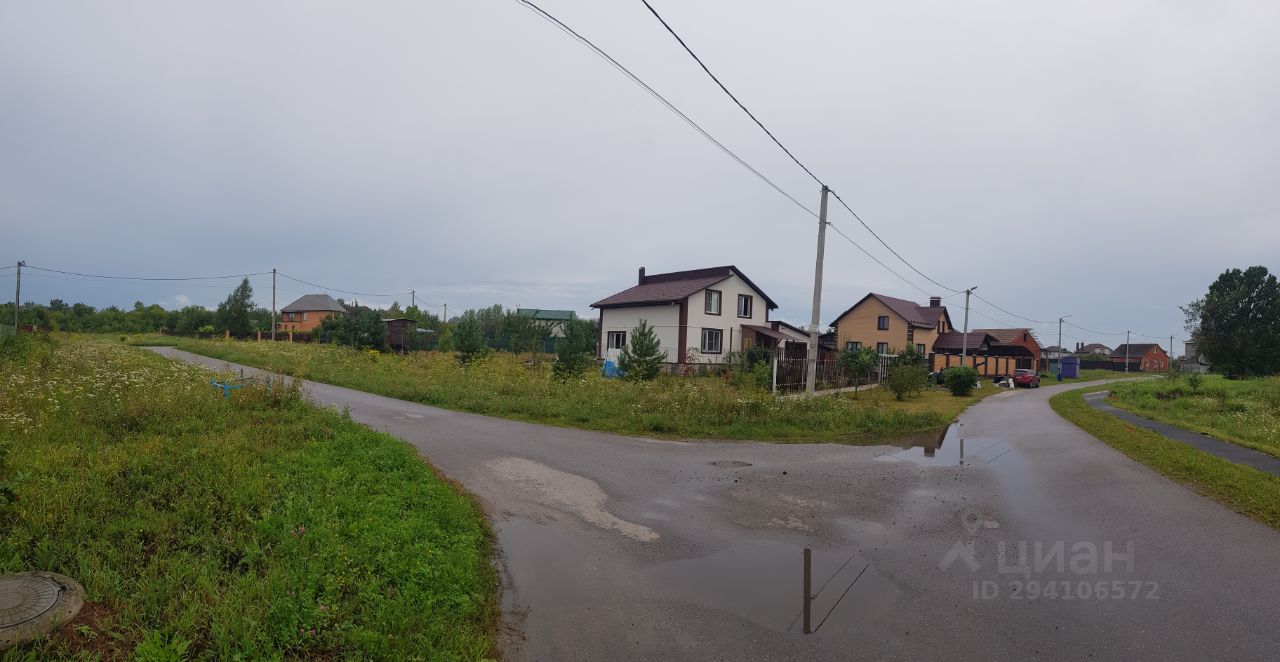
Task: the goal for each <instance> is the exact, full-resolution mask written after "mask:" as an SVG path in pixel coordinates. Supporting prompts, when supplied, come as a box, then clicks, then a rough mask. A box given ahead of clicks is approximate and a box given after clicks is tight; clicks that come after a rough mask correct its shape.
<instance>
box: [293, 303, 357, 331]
mask: <svg viewBox="0 0 1280 662" xmlns="http://www.w3.org/2000/svg"><path fill="white" fill-rule="evenodd" d="M347 312H348V311H347V309H346V307H345V306H343V305H342V304H340V303H338V301H337V299H334V298H333V297H331V296H329V295H328V294H304V295H303V296H301V297H300V298H299V299H298V300H297V301H294V302H293V303H291V304H289V305H287V306H285V307H284V308H281V309H280V319H279V320H278V321H277V322H276V331H292V332H294V333H302V332H307V331H313V330H315V328H316V327H317V326H320V322H321V321H322V320H324V318H326V317H331V316H333V315H345V314H347Z"/></svg>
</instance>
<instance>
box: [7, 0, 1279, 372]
mask: <svg viewBox="0 0 1280 662" xmlns="http://www.w3.org/2000/svg"><path fill="white" fill-rule="evenodd" d="M652 1H653V3H654V5H655V6H656V7H657V8H658V10H659V11H661V12H662V13H663V14H664V16H665V18H667V20H668V21H670V22H671V23H672V25H673V26H674V27H675V28H676V29H677V30H678V31H680V32H681V35H682V36H683V37H684V38H685V39H686V41H688V42H689V44H690V45H691V46H692V47H693V48H694V49H695V50H696V51H697V52H698V54H699V55H700V56H702V58H703V59H704V61H706V62H707V64H708V65H709V66H710V67H711V68H712V70H713V71H715V72H716V73H717V75H719V76H720V78H721V79H722V80H723V81H724V82H725V83H726V84H727V85H728V86H729V87H730V89H732V90H733V91H734V92H735V94H737V95H738V97H739V98H740V99H741V100H742V101H743V102H744V103H746V104H747V105H748V107H750V108H751V109H752V110H753V111H754V112H755V113H756V115H757V116H759V117H760V118H761V119H762V120H763V121H764V122H765V123H766V125H768V126H769V127H770V129H772V130H773V131H774V133H775V134H776V135H778V136H779V137H780V138H781V139H782V141H783V142H784V143H785V144H787V145H788V146H789V147H790V148H791V149H792V151H793V152H794V153H795V154H796V155H797V156H798V157H799V158H800V159H801V160H802V161H804V162H805V163H806V164H807V165H809V166H810V167H811V168H812V169H813V170H814V171H815V172H816V173H818V175H819V176H820V177H822V178H823V179H824V180H825V181H826V182H827V183H828V184H830V185H831V186H832V187H833V188H834V189H835V190H836V191H838V192H839V193H840V194H841V195H842V196H843V197H844V199H845V200H846V201H848V202H849V203H850V205H851V206H852V207H853V208H854V209H855V210H857V211H858V213H859V214H860V215H861V216H862V218H863V219H864V220H865V221H867V223H869V224H870V225H871V227H872V228H874V229H875V230H876V231H877V232H878V233H879V234H880V235H881V237H883V238H884V239H885V240H886V241H887V242H889V243H890V244H891V245H892V246H894V247H895V248H896V249H897V250H898V251H899V252H900V253H902V255H903V256H905V257H906V258H907V259H908V260H911V261H912V262H913V263H914V264H915V265H916V266H917V267H918V268H920V269H921V270H922V271H924V272H925V273H926V274H928V275H929V276H931V277H932V278H934V279H936V280H938V281H939V282H941V283H943V284H944V285H947V286H949V287H952V288H963V287H967V286H972V285H977V286H978V287H979V289H978V293H979V294H982V295H984V296H985V297H986V298H988V299H990V300H991V301H992V302H994V303H996V304H998V305H1000V306H1002V307H1004V308H1006V309H1008V310H1009V311H1012V312H1013V313H1016V314H1018V315H1023V316H1026V317H1029V318H1034V319H1039V320H1050V319H1052V320H1056V319H1057V317H1058V316H1059V315H1064V314H1069V313H1070V314H1074V315H1075V317H1074V318H1072V319H1073V320H1075V321H1077V322H1078V323H1079V324H1080V325H1081V326H1085V327H1088V328H1092V329H1096V330H1102V331H1114V330H1123V329H1126V328H1127V329H1133V330H1136V331H1140V332H1142V333H1147V334H1152V335H1155V336H1162V337H1164V338H1165V342H1164V343H1162V344H1167V342H1168V335H1169V334H1170V333H1178V334H1181V332H1182V324H1181V315H1180V313H1179V311H1178V309H1177V306H1178V305H1179V304H1182V303H1185V302H1187V301H1188V300H1190V299H1193V298H1195V297H1197V296H1199V295H1201V294H1202V293H1203V292H1204V290H1205V289H1206V288H1207V286H1208V284H1209V283H1210V282H1211V281H1212V280H1213V279H1214V278H1215V277H1216V276H1217V274H1218V273H1220V272H1221V271H1223V270H1224V269H1226V268H1229V267H1241V268H1243V267H1247V266H1249V265H1253V264H1263V265H1266V266H1267V267H1268V268H1270V269H1272V270H1273V271H1275V270H1277V267H1280V263H1277V256H1280V186H1277V182H1278V181H1280V174H1278V173H1280V138H1278V136H1280V67H1277V66H1276V65H1277V63H1278V62H1280V40H1277V39H1275V35H1276V33H1277V29H1278V27H1280V3H1277V2H1274V1H1265V0H1264V1H1258V2H1226V1H1215V2H1200V1H1197V0H1170V1H1165V2H1157V1H1145V2H1144V1H1121V2H1107V3H1103V2H1062V1H1061V0H1058V1H1054V2H1031V1H1028V0H1009V1H1007V2H966V3H957V2H950V1H947V2H891V3H887V2H872V1H857V2H851V1H840V2H837V1H835V0H826V1H820V0H792V1H790V2H777V1H776V0H775V1H764V0H734V1H729V0H714V1H713V0H682V1H680V2H677V1H675V0H652ZM539 4H541V5H542V6H543V7H544V8H545V9H546V10H548V11H549V12H551V13H553V14H555V15H557V16H558V17H559V18H561V19H562V20H563V21H565V22H566V23H568V24H569V25H571V26H573V27H574V28H576V29H578V30H579V31H581V32H582V33H584V34H585V35H586V36H587V37H589V38H590V39H592V40H593V41H595V42H596V43H597V44H599V45H600V46H602V47H603V48H604V49H606V50H608V51H609V52H610V53H611V54H612V55H613V56H614V57H616V58H617V59H618V60H620V61H621V62H622V63H623V64H625V65H627V66H629V67H630V68H632V69H633V70H634V71H635V72H636V73H637V74H638V75H639V76H641V77H642V78H644V79H645V80H646V81H647V82H649V84H650V85H652V86H653V87H654V88H655V89H657V90H658V91H659V92H661V93H662V94H663V95H665V96H666V97H667V98H668V99H670V100H671V101H672V102H673V103H675V104H676V105H678V106H679V107H680V108H681V109H683V110H684V111H685V112H686V113H687V114H688V115H690V116H691V117H692V118H693V119H694V120H696V121H697V122H699V123H700V124H702V125H703V126H704V127H705V128H706V129H707V130H708V131H709V132H711V133H712V134H713V135H715V136H716V137H717V138H718V139H720V140H721V141H722V142H723V143H724V144H725V145H727V146H728V147H729V148H731V149H733V150H734V151H736V152H738V153H739V154H740V155H741V156H742V157H743V158H744V159H746V160H747V161H748V162H750V163H751V164H752V165H754V166H755V167H756V168H758V169H759V170H760V171H762V172H763V173H764V174H766V175H767V176H769V177H770V178H772V179H773V180H774V181H776V182H777V183H778V184H779V185H780V186H781V187H782V188H784V189H786V190H787V191H788V192H790V193H791V194H792V195H794V196H796V197H797V198H800V199H801V200H802V201H803V202H805V203H806V204H807V205H809V206H811V207H814V208H816V205H817V200H818V188H817V185H816V184H815V183H813V181H812V180H810V179H809V178H808V177H807V176H806V175H805V174H804V173H803V172H802V171H801V170H800V169H799V168H798V167H796V166H795V164H793V163H791V162H790V160H789V159H787V157H786V156H785V155H784V154H783V153H782V152H781V151H780V150H778V149H777V147H776V146H774V145H773V144H772V143H771V142H769V141H768V139H767V137H765V136H764V135H763V133H761V132H760V131H759V129H758V128H756V127H755V125H754V124H752V123H751V121H750V120H749V119H748V118H747V117H746V116H745V115H743V114H742V113H741V111H740V110H739V109H738V108H737V107H736V106H734V105H733V104H732V102H731V101H730V100H729V99H728V98H727V97H725V96H724V95H723V93H721V92H720V91H719V89H718V88H716V87H715V86H714V84H713V83H712V81H711V80H710V79H709V78H707V77H706V75H705V74H704V73H703V72H702V71H701V70H700V69H698V68H697V65H696V64H695V63H694V62H693V61H692V60H691V59H690V58H689V57H688V56H687V55H686V54H685V53H684V52H683V51H682V50H681V49H680V47H679V45H678V44H677V43H676V42H675V41H674V40H673V39H672V38H671V37H670V36H669V35H668V34H667V33H666V32H665V31H664V30H663V28H662V26H661V25H660V24H659V23H658V22H657V21H656V20H655V19H654V18H653V17H652V16H651V15H650V14H649V13H648V11H647V10H646V9H645V8H644V5H643V4H641V2H640V0H543V1H542V2H540V3H539ZM830 220H831V221H832V223H833V224H834V225H835V226H836V227H838V228H840V229H841V230H843V231H844V232H845V233H847V234H848V235H849V236H850V237H852V238H853V240H855V241H857V242H859V243H860V244H862V245H863V246H864V247H865V248H867V250H869V251H871V252H872V253H873V254H875V255H876V256H878V257H879V258H880V259H881V260H883V261H884V262H885V264H887V265H889V266H890V267H891V268H893V269H894V270H895V271H897V272H898V273H899V274H902V275H903V276H905V277H907V278H908V279H909V280H911V281H912V282H914V283H915V284H917V285H919V286H920V287H922V288H924V290H925V291H927V292H930V293H937V294H939V295H946V294H949V292H947V291H945V290H942V289H941V288H939V287H937V286H935V285H932V284H930V283H928V282H927V281H925V280H924V279H923V278H921V277H919V276H917V275H916V274H915V273H913V272H911V270H910V269H909V268H907V267H906V266H905V265H903V264H902V263H900V262H897V260H896V258H894V257H893V256H892V255H890V254H889V253H888V251H886V250H885V249H884V248H883V247H882V246H880V245H879V244H877V243H876V241H875V240H874V239H873V238H872V237H871V236H870V235H869V234H868V233H867V232H866V231H865V230H864V229H863V228H862V227H861V226H859V225H858V224H857V222H856V221H855V220H854V219H853V218H852V217H851V216H850V215H849V214H848V213H846V212H845V211H844V210H843V209H841V208H839V207H838V206H833V208H832V211H831V216H830ZM816 226H817V224H816V222H815V220H814V219H813V218H812V217H811V216H809V215H807V214H806V213H805V212H804V211H802V210H800V209H798V208H797V207H795V206H794V205H793V204H792V203H791V202H789V201H787V200H786V199H785V198H783V197H782V196H780V195H779V194H778V193H777V192H775V191H774V190H772V189H771V188H769V187H768V186H766V185H765V184H764V183H762V182H761V181H759V180H758V179H756V178H755V177H754V176H752V175H751V174H750V173H748V172H746V171H745V170H744V169H742V168H741V167H740V166H739V165H737V164H736V163H734V162H733V161H732V160H730V159H729V158H728V157H726V156H725V155H724V154H723V153H721V152H720V151H719V150H718V149H716V148H715V147H714V146H713V145H711V144H710V143H708V142H707V141H705V140H704V139H703V138H702V137H700V136H699V135H698V134H697V133H695V132H694V131H693V130H691V129H690V128H689V127H688V126H686V125H685V124H684V123H682V122H681V121H680V120H679V119H678V118H677V117H675V116H674V115H672V114H671V113H669V112H668V111H667V110H665V109H664V108H663V107H662V106H661V105H659V104H658V103H657V102H656V101H655V100H654V99H652V98H651V97H649V96H648V95H647V94H646V93H645V92H644V91H643V90H641V89H640V88H638V87H636V86H635V85H634V84H632V83H631V82H630V81H628V80H627V79H626V78H624V77H623V76H622V75H620V74H619V73H618V72H616V71H614V70H613V69H612V68H611V67H609V66H608V65H607V64H606V63H605V62H603V61H601V60H600V59H599V58H597V57H596V56H594V55H593V54H592V53H591V52H590V51H588V50H587V49H585V48H584V47H582V46H581V45H579V44H578V43H576V42H574V41H573V40H572V39H570V38H568V37H567V36H566V35H564V34H562V33H561V32H559V31H558V30H556V29H555V28H554V27H552V26H551V25H549V24H547V23H546V22H544V21H542V20H541V19H539V18H538V17H537V16H536V15H534V14H533V13H531V12H530V11H528V10H527V9H525V8H523V7H522V6H521V5H519V4H518V3H516V2H514V1H513V0H465V1H463V0H456V1H446V0H427V1H422V0H419V1H417V2H376V3H368V2H358V3H357V2H342V3H337V2H316V1H315V0H307V1H305V2H303V1H298V2H260V1H258V2H182V3H174V2H161V1H157V2H125V1H116V2H111V3H102V2H83V3H77V2H31V1H29V0H0V262H3V263H4V264H12V263H13V262H14V261H15V260H18V259H23V260H26V261H27V262H29V263H30V264H32V265H38V266H45V267H52V268H57V269H64V270H70V271H79V272H86V273H97V274H122V275H143V276H204V275H221V274H235V273H247V272H261V271H270V269H271V268H273V267H276V268H279V269H280V270H281V271H282V272H284V273H288V274H290V275H293V276H296V277H298V278H301V279H304V280H309V281H312V282H316V283H320V284H322V285H326V286H329V287H336V288H342V289H347V290H355V291H364V292H377V293H382V292H397V291H407V290H409V289H411V288H412V289H416V290H417V294H418V297H419V299H420V300H421V301H424V302H427V303H429V304H433V305H436V306H438V305H440V304H444V303H447V304H448V305H449V308H450V311H451V312H452V311H455V310H461V309H463V308H465V307H473V306H481V305H488V304H491V303H502V304H504V305H507V306H511V307H514V306H525V307H542V308H572V309H576V310H578V311H579V312H580V313H582V314H592V311H591V309H590V308H589V306H590V304H591V303H592V302H593V301H596V300H598V299H600V298H603V297H605V296H608V295H610V294H612V293H614V292H615V291H617V290H620V289H623V288H625V287H627V286H629V285H631V284H633V283H634V279H635V275H636V269H637V268H638V267H640V266H642V265H643V266H645V267H647V268H648V271H649V273H656V272H662V271H669V270H680V269H690V268H698V267H705V266H714V265H720V264H734V265H737V266H738V267H739V268H740V269H741V270H742V271H744V272H745V273H746V274H747V275H748V276H749V277H750V278H751V279H752V280H754V281H755V282H756V284H758V285H759V286H760V287H762V288H763V289H764V290H765V292H767V293H768V294H769V296H770V297H772V298H773V299H775V300H776V301H777V302H778V303H779V305H780V307H781V308H780V310H778V311H775V312H774V314H773V317H774V318H781V319H787V320H790V321H793V322H800V323H803V322H806V321H807V319H808V315H809V306H810V302H811V297H812V278H813V258H814V244H815V235H816V229H817V227H816ZM12 273H13V270H8V271H5V272H2V275H3V276H4V277H5V278H6V279H8V280H11V274H12ZM825 278H826V280H825V283H826V287H825V288H824V291H823V306H822V308H823V314H822V317H823V322H824V323H825V322H829V321H831V320H832V319H833V318H834V317H835V316H836V315H838V314H839V313H840V312H841V311H843V310H844V309H845V308H847V307H848V306H849V305H851V304H852V303H854V302H855V301H856V300H857V299H858V298H860V297H861V296H863V295H864V294H866V293H867V292H868V291H875V292H881V293H885V294H890V295H896V296H901V297H904V298H911V299H914V300H917V301H922V302H923V301H924V300H926V298H927V297H926V295H925V294H923V293H921V292H920V291H919V290H916V289H915V288H913V287H912V286H910V285H907V284H906V283H904V282H903V281H901V280H899V279H898V278H896V277H895V276H893V275H891V274H889V273H888V272H886V271H885V270H884V269H883V268H881V267H880V266H878V265H877V264H875V263H874V262H872V261H871V260H869V259H868V258H867V257H866V256H865V255H863V254H862V253H861V252H859V251H858V250H857V249H856V248H854V247H853V246H851V245H850V244H849V243H847V242H846V241H845V240H844V239H842V238H840V237H839V236H838V235H835V234H833V233H829V234H828V245H827V252H826V276H825ZM252 282H253V284H254V286H255V289H256V292H257V300H258V302H259V303H261V304H264V305H270V277H269V276H268V277H265V278H264V277H255V278H253V279H252ZM232 285H234V283H233V282H230V281H227V282H214V283H209V282H184V283H138V282H126V283H119V282H110V283H108V282H100V281H93V280H83V279H73V278H67V277H57V278H55V277H50V274H45V273H40V272H27V274H24V279H23V299H24V300H36V301H47V300H48V299H50V298H54V297H58V298H62V299H64V300H68V301H84V302H87V303H91V304H94V305H97V306H105V305H111V304H115V305H122V306H128V305H130V304H132V302H133V301H134V300H142V301H144V302H147V303H153V302H156V303H160V304H162V305H165V306H167V307H174V306H178V305H181V304H184V303H186V302H193V303H199V304H205V305H213V304H215V303H216V302H217V301H219V300H221V299H222V298H224V297H225V296H226V294H227V292H228V291H229V290H230V288H231V287H232ZM315 289H316V288H313V287H308V286H302V285H298V284H296V283H291V282H289V281H285V280H283V279H282V280H281V283H280V293H279V298H280V299H281V301H280V305H284V303H287V302H288V301H289V300H292V298H294V297H296V296H298V295H301V294H304V293H306V292H309V291H315ZM335 294H340V293H336V292H335ZM347 298H351V297H350V296H348V297H347ZM397 298H399V299H400V300H401V302H402V304H403V303H407V299H408V297H407V296H401V297H397ZM364 301H368V302H371V303H377V302H384V303H386V302H389V300H388V299H377V298H373V297H364V298H363V299H362V302H364ZM947 304H948V305H949V306H950V308H951V310H952V311H953V312H952V318H953V319H954V320H955V322H956V323H957V324H960V323H961V316H962V312H961V310H962V308H963V295H961V296H958V297H957V296H952V297H951V298H949V299H947ZM974 311H975V316H974V317H973V318H972V321H971V324H972V325H973V326H1003V325H1004V324H997V323H996V322H995V321H992V319H990V318H995V319H996V320H999V321H1000V322H1002V323H1008V324H1015V323H1017V324H1019V325H1021V324H1022V323H1021V322H1020V320H1018V319H1017V318H1014V317H1012V316H1010V315H1007V314H1004V313H1000V312H998V311H996V310H993V309H992V308H991V307H990V306H987V305H986V304H984V303H982V302H980V301H976V302H975V306H974ZM980 315H987V316H988V317H987V318H984V317H982V316H980ZM1030 326H1032V327H1033V328H1036V329H1037V331H1038V332H1039V334H1040V336H1041V339H1042V341H1044V342H1045V344H1050V343H1054V342H1056V340H1057V325H1056V323H1055V324H1052V325H1030ZM1065 340H1066V342H1067V343H1072V342H1074V341H1076V340H1081V341H1093V340H1099V341H1102V342H1105V343H1107V344H1109V345H1114V344H1115V343H1116V338H1115V337H1113V336H1095V335H1092V334H1088V333H1084V332H1082V331H1079V330H1076V329H1071V328H1070V327H1069V328H1068V333H1067V334H1066V339H1065ZM1120 340H1121V341H1122V340H1123V338H1122V337H1121V339H1120ZM1134 340H1135V341H1140V340H1143V339H1142V338H1137V337H1135V338H1134ZM1175 349H1176V350H1179V351H1180V350H1181V343H1180V342H1179V343H1177V344H1176V345H1175Z"/></svg>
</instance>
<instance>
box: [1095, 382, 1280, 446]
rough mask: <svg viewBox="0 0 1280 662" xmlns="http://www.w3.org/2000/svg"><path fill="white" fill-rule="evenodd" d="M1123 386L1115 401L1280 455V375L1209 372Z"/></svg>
mask: <svg viewBox="0 0 1280 662" xmlns="http://www.w3.org/2000/svg"><path fill="white" fill-rule="evenodd" d="M1201 379H1202V380H1203V381H1202V382H1201V384H1200V385H1199V386H1198V387H1193V386H1191V380H1190V379H1189V378H1188V377H1181V378H1178V379H1174V380H1169V379H1161V380H1153V381H1145V382H1138V383H1133V384H1125V385H1124V386H1118V387H1116V388H1115V389H1114V390H1113V391H1112V396H1111V401H1112V403H1113V404H1115V405H1116V406H1117V407H1123V408H1124V409H1128V410H1129V411H1132V412H1134V413H1136V414H1141V415H1143V416H1146V417H1147V418H1152V419H1155V420H1158V421H1163V422H1165V423H1170V424H1173V425H1176V426H1178V427H1181V428H1185V429H1187V430H1191V431H1193V432H1203V433H1205V434H1208V435H1211V436H1213V437H1216V438H1218V439H1222V440H1223V441H1229V442H1231V443H1234V444H1239V445H1241V446H1246V447H1248V448H1253V449H1255V450H1259V451H1262V452H1263V453H1267V454H1269V455H1273V456H1276V457H1280V377H1270V378H1265V379H1237V380H1230V379H1226V378H1224V377H1220V376H1217V375H1206V376H1204V377H1203V378H1201Z"/></svg>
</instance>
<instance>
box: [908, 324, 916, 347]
mask: <svg viewBox="0 0 1280 662" xmlns="http://www.w3.org/2000/svg"><path fill="white" fill-rule="evenodd" d="M915 340H916V329H915V327H913V326H911V325H910V324H908V325H907V344H908V345H910V344H911V343H913V342H915Z"/></svg>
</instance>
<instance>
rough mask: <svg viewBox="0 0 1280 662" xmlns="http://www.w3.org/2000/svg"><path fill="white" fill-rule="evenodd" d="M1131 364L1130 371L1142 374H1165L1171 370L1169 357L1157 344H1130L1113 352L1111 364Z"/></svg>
mask: <svg viewBox="0 0 1280 662" xmlns="http://www.w3.org/2000/svg"><path fill="white" fill-rule="evenodd" d="M1125 361H1128V362H1129V370H1137V371H1142V372H1163V371H1165V370H1168V369H1169V355H1168V354H1166V353H1165V351H1164V349H1163V348H1162V347H1160V346H1159V345H1157V344H1155V343H1130V344H1128V345H1120V346H1119V347H1117V348H1116V349H1115V351H1113V352H1111V362H1112V363H1117V364H1120V365H1124V363H1125Z"/></svg>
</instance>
